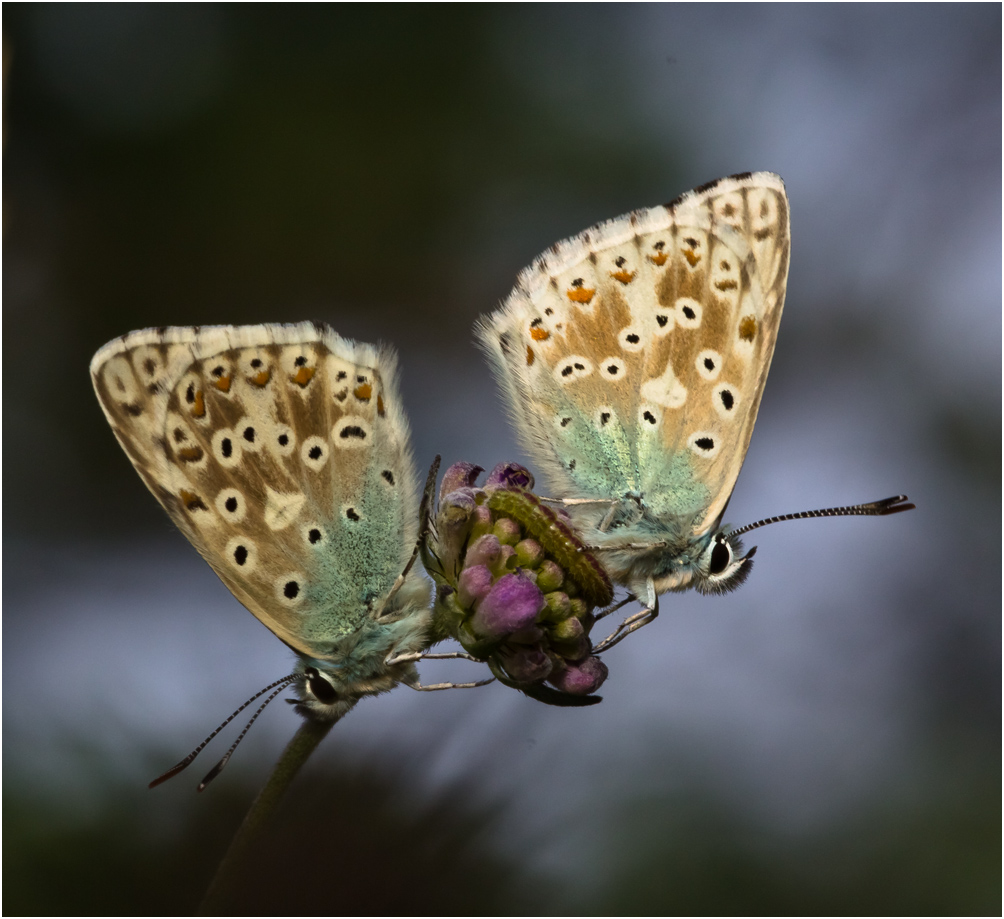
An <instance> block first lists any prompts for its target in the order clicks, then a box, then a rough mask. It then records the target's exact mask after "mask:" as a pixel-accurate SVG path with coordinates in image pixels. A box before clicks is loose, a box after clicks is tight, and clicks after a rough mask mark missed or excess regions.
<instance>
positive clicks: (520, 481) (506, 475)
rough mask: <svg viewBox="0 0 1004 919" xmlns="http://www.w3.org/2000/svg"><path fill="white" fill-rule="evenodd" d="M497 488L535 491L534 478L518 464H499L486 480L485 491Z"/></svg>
mask: <svg viewBox="0 0 1004 919" xmlns="http://www.w3.org/2000/svg"><path fill="white" fill-rule="evenodd" d="M495 488H520V489H526V490H528V491H529V490H532V489H533V476H532V475H530V471H529V470H528V469H525V468H524V467H523V466H520V465H519V464H518V463H499V464H498V465H497V466H496V467H495V468H494V469H493V470H492V471H491V472H489V473H488V478H487V479H486V480H485V489H486V490H488V491H490V490H492V489H495Z"/></svg>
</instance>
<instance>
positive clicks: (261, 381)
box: [248, 370, 272, 386]
mask: <svg viewBox="0 0 1004 919" xmlns="http://www.w3.org/2000/svg"><path fill="white" fill-rule="evenodd" d="M271 376H272V372H271V371H270V370H259V371H258V373H256V374H255V375H254V376H253V377H248V382H249V383H254V385H255V386H264V385H265V384H266V383H267V382H268V381H269V378H270V377H271Z"/></svg>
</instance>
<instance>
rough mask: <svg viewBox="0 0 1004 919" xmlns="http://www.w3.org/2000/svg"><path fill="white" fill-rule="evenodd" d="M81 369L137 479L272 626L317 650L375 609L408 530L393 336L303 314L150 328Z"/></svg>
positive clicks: (412, 498)
mask: <svg viewBox="0 0 1004 919" xmlns="http://www.w3.org/2000/svg"><path fill="white" fill-rule="evenodd" d="M91 376H92V379H93V382H94V388H95V391H96V392H97V395H98V399H99V401H100V403H101V407H102V408H103V409H104V412H105V415H106V417H107V418H108V422H109V423H110V424H111V426H112V430H113V431H114V432H115V436H116V437H117V438H118V440H119V443H120V444H121V445H122V448H123V449H124V450H125V452H126V454H127V455H128V457H129V459H130V460H132V463H133V465H134V466H135V467H136V469H137V471H138V472H139V474H140V475H141V476H142V478H143V480H144V481H145V482H146V484H147V486H148V487H149V488H150V490H151V491H152V492H153V493H154V495H155V496H156V497H157V499H158V500H159V501H160V503H161V504H162V505H163V506H164V509H165V510H166V511H167V512H168V514H169V515H170V516H171V519H172V520H173V521H174V522H175V523H176V524H177V525H178V527H179V529H181V531H182V532H183V533H184V534H185V536H187V537H188V539H189V540H190V541H191V542H192V544H193V545H194V546H195V547H196V548H197V549H198V551H199V552H200V553H201V555H202V556H203V558H205V559H206V561H207V562H209V564H210V565H211V566H212V568H213V570H214V571H215V572H216V573H217V574H218V575H219V576H220V578H221V579H222V580H223V582H224V583H225V584H226V585H227V587H229V588H230V590H231V591H232V592H233V594H234V596H236V597H237V599H238V600H240V601H241V603H243V604H244V606H246V607H247V608H248V609H249V610H250V611H251V612H252V613H253V614H254V615H255V616H257V617H258V619H260V620H261V621H262V622H263V623H264V624H265V625H266V626H267V627H268V628H269V629H271V630H272V631H273V632H274V633H275V634H276V635H277V636H278V637H279V638H280V639H282V640H283V641H284V642H285V643H286V644H287V645H289V646H290V647H292V648H293V649H294V650H296V651H299V652H300V653H302V654H306V655H308V656H311V657H315V658H324V657H327V656H332V655H333V654H334V653H335V651H334V649H335V647H336V646H337V643H338V642H339V640H340V639H343V638H345V637H346V636H350V635H353V634H356V632H357V631H358V630H359V629H360V627H361V626H362V625H363V624H364V622H366V621H367V620H368V619H370V618H371V612H372V610H373V609H374V607H379V605H380V602H379V601H380V600H381V599H382V598H384V597H386V595H387V593H388V591H389V590H390V588H391V586H392V585H393V584H394V581H395V579H396V578H397V576H398V575H399V574H400V573H401V571H402V570H403V568H404V565H405V564H406V562H407V561H408V558H409V557H410V555H411V551H412V548H413V546H414V544H415V539H416V536H417V517H418V508H417V501H416V479H415V471H414V467H413V461H412V457H411V452H410V446H409V444H410V439H409V431H408V423H407V420H406V418H405V415H404V411H403V407H402V404H401V399H400V397H399V395H398V389H397V381H396V358H395V355H394V354H393V352H392V351H391V350H389V349H387V348H376V347H373V346H371V345H366V344H360V343H356V342H352V341H349V340H347V339H344V338H342V337H341V336H339V335H338V334H337V333H336V332H334V331H333V330H332V329H330V328H328V327H327V326H324V325H321V324H314V323H300V324H295V325H256V326H243V327H233V326H220V327H202V328H164V329H148V330H145V331H140V332H133V333H131V334H129V335H126V336H124V337H122V338H119V339H116V340H114V341H112V342H109V343H108V344H107V345H105V347H103V348H102V349H101V350H100V351H98V353H97V354H96V355H95V356H94V359H93V361H92V363H91ZM416 577H417V576H416Z"/></svg>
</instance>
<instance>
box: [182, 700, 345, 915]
mask: <svg viewBox="0 0 1004 919" xmlns="http://www.w3.org/2000/svg"><path fill="white" fill-rule="evenodd" d="M334 725H335V721H314V720H311V719H304V721H303V724H301V725H300V728H299V730H298V731H297V732H296V734H294V735H293V739H292V740H290V742H289V743H288V744H287V745H286V749H285V750H283V752H282V755H281V756H280V757H279V760H278V762H277V763H276V764H275V768H274V769H273V770H272V774H271V775H270V776H269V777H268V781H267V782H265V785H264V787H263V788H262V790H261V791H260V792H258V797H257V798H255V799H254V802H253V803H252V805H251V807H250V809H249V810H248V812H247V815H246V816H245V817H244V822H243V823H241V825H240V828H239V829H238V830H237V833H236V834H235V835H234V838H233V841H232V842H231V843H230V848H229V849H227V854H226V855H224V856H223V861H221V862H220V866H219V868H217V869H216V874H215V875H214V876H213V880H212V881H211V883H210V884H209V889H208V890H207V891H206V896H205V897H204V898H203V900H202V903H201V904H200V906H199V915H200V916H221V915H226V914H227V913H226V909H225V906H226V904H227V903H232V902H233V900H234V896H233V895H234V893H235V892H236V888H237V884H238V881H239V880H240V877H241V868H242V866H243V865H244V864H245V862H246V860H247V856H248V853H249V851H250V850H251V848H252V847H253V845H254V843H255V841H256V840H257V839H258V837H259V835H260V834H261V831H262V830H263V829H264V827H265V825H266V824H267V823H268V821H269V819H270V818H271V817H272V815H273V813H274V812H275V809H276V806H277V805H278V803H279V801H280V799H281V798H282V796H283V795H284V794H285V793H286V789H287V788H289V785H290V783H291V782H292V781H293V778H294V777H295V776H296V774H297V773H298V772H299V771H300V769H301V768H302V767H303V764H304V763H305V762H306V761H307V759H308V757H309V756H310V754H311V753H313V752H314V750H315V748H316V747H317V745H318V744H319V743H320V742H321V741H322V740H324V738H325V737H326V736H327V733H328V731H330V730H331V728H332V727H333V726H334Z"/></svg>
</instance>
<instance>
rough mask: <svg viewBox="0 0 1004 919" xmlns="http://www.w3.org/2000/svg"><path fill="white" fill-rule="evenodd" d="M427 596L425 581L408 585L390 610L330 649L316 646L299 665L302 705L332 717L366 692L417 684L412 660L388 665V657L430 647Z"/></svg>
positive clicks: (303, 708)
mask: <svg viewBox="0 0 1004 919" xmlns="http://www.w3.org/2000/svg"><path fill="white" fill-rule="evenodd" d="M409 588H410V589H409ZM402 594H403V595H404V596H402ZM428 594H429V590H428V585H427V584H426V583H425V582H422V581H417V580H416V581H415V582H412V583H409V584H406V585H405V586H404V587H403V588H402V590H401V591H400V592H399V594H398V596H397V597H396V598H395V601H396V602H395V604H394V606H393V607H392V608H391V609H389V610H385V611H384V612H383V613H382V614H380V615H377V614H376V613H374V614H373V615H372V616H370V617H368V618H367V619H366V620H365V621H364V622H363V623H362V624H361V625H360V626H359V627H358V628H356V629H354V630H353V631H352V632H351V633H350V634H348V635H345V636H344V637H342V638H340V639H337V640H335V641H332V642H330V643H328V645H327V646H326V647H325V646H322V645H317V646H315V651H314V653H313V654H311V655H302V656H301V658H300V661H299V663H298V665H297V670H298V672H299V673H300V674H301V676H302V679H301V680H299V681H298V683H297V687H296V688H297V690H298V692H299V694H300V700H301V706H300V707H301V709H302V710H304V711H305V712H307V713H309V714H311V715H314V716H316V717H321V718H331V717H333V716H334V715H335V714H338V715H340V714H342V713H343V711H342V710H344V711H347V710H348V708H350V707H351V706H352V705H353V704H355V702H356V701H357V700H358V699H360V698H361V697H362V696H367V695H375V694H377V693H381V692H387V691H388V690H391V689H393V688H394V687H395V686H397V685H398V683H409V684H413V683H415V682H417V680H418V674H417V671H416V670H415V666H414V664H412V663H410V662H405V663H390V664H388V663H387V660H388V658H391V657H393V656H395V655H400V654H407V653H410V652H417V651H424V650H425V649H427V648H428V647H429V645H430V643H431V639H430V638H429V626H430V623H431V613H430V611H429V606H428ZM319 680H320V681H321V682H319Z"/></svg>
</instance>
